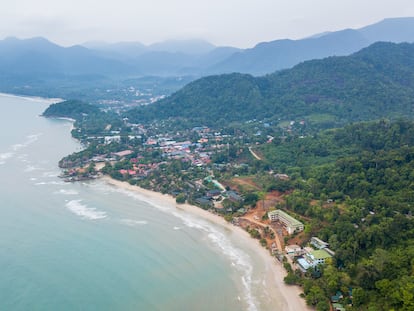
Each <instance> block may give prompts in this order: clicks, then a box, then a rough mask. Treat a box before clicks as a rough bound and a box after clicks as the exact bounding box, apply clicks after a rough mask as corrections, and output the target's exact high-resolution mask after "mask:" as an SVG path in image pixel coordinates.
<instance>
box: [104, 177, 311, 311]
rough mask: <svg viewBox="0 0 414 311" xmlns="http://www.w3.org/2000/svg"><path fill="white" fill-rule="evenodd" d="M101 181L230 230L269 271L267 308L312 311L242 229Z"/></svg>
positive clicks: (160, 197)
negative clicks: (269, 305) (272, 306)
mask: <svg viewBox="0 0 414 311" xmlns="http://www.w3.org/2000/svg"><path fill="white" fill-rule="evenodd" d="M101 180H103V181H104V182H106V183H107V184H110V185H113V186H116V187H120V188H122V189H125V190H128V191H134V192H135V193H137V194H139V196H141V197H142V198H143V200H145V201H146V202H149V203H153V204H155V205H164V206H165V205H168V206H171V207H176V208H177V209H179V210H182V211H184V212H186V213H190V214H192V215H194V216H197V217H201V218H203V219H205V220H208V221H210V222H212V223H214V224H216V225H219V226H222V227H224V228H226V229H227V230H231V231H232V232H233V233H235V234H237V236H238V239H239V240H240V242H241V243H242V244H243V245H244V246H245V247H246V248H249V249H250V250H254V253H255V254H257V258H256V259H257V260H258V261H259V262H260V264H262V265H263V267H265V269H264V270H265V271H266V275H265V276H264V279H265V280H264V282H266V285H267V293H266V294H267V295H266V296H267V297H266V300H268V301H267V302H266V304H271V305H274V306H275V308H274V309H275V310H280V311H282V310H283V311H300V310H313V309H311V308H310V307H308V306H307V305H306V302H305V300H304V299H303V298H301V297H300V296H299V295H300V293H301V292H302V290H301V288H299V287H297V286H289V285H286V284H285V283H284V281H283V278H284V277H285V275H286V271H285V270H284V268H283V266H282V264H281V263H279V262H277V261H276V260H275V258H274V257H272V256H271V255H270V254H269V252H268V250H266V249H265V248H263V247H262V246H261V245H260V244H259V243H258V241H257V240H254V239H252V238H251V237H250V236H249V234H248V233H247V232H246V231H244V230H243V229H241V228H240V227H237V226H234V225H232V224H229V223H228V222H226V221H225V220H224V218H222V217H220V216H218V215H215V214H212V213H210V212H208V211H205V210H203V209H201V208H199V207H197V206H193V205H189V204H179V205H177V204H176V202H175V199H174V198H173V197H172V196H169V195H164V194H161V193H158V192H154V191H150V190H146V189H143V188H140V187H137V186H132V185H130V184H129V183H127V182H122V181H118V180H114V179H112V178H110V177H108V176H104V177H102V179H101Z"/></svg>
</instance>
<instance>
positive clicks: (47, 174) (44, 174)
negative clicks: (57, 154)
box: [42, 172, 59, 178]
mask: <svg viewBox="0 0 414 311" xmlns="http://www.w3.org/2000/svg"><path fill="white" fill-rule="evenodd" d="M42 176H43V177H50V178H54V177H58V176H59V173H57V172H44V173H43V174H42Z"/></svg>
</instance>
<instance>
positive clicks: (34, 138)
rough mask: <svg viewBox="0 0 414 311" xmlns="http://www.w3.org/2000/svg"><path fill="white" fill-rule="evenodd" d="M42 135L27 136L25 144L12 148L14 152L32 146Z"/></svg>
mask: <svg viewBox="0 0 414 311" xmlns="http://www.w3.org/2000/svg"><path fill="white" fill-rule="evenodd" d="M41 135H42V133H39V134H32V135H28V136H26V140H25V141H24V142H23V143H19V144H14V145H13V146H12V149H13V151H17V150H20V149H22V148H25V147H27V146H29V145H31V144H33V143H34V142H36V141H37V140H38V139H39V137H40V136H41Z"/></svg>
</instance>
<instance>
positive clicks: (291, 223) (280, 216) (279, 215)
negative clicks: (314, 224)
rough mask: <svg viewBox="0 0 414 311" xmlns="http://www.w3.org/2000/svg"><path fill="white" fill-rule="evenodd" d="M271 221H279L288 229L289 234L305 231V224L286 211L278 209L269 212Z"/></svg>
mask: <svg viewBox="0 0 414 311" xmlns="http://www.w3.org/2000/svg"><path fill="white" fill-rule="evenodd" d="M267 216H269V219H270V220H271V221H279V222H280V223H281V224H283V225H284V226H285V227H286V230H287V232H288V233H289V234H292V233H295V232H300V231H303V229H304V225H303V223H301V222H300V221H299V220H297V219H295V218H293V217H292V216H290V215H288V214H286V213H285V212H284V211H282V210H280V209H277V210H274V211H270V212H269V213H267Z"/></svg>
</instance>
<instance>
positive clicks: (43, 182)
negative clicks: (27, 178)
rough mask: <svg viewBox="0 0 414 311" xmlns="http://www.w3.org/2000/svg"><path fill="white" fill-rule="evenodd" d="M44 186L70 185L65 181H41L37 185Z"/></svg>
mask: <svg viewBox="0 0 414 311" xmlns="http://www.w3.org/2000/svg"><path fill="white" fill-rule="evenodd" d="M43 185H55V186H63V185H69V183H65V182H63V181H40V182H37V183H35V186H43Z"/></svg>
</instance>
